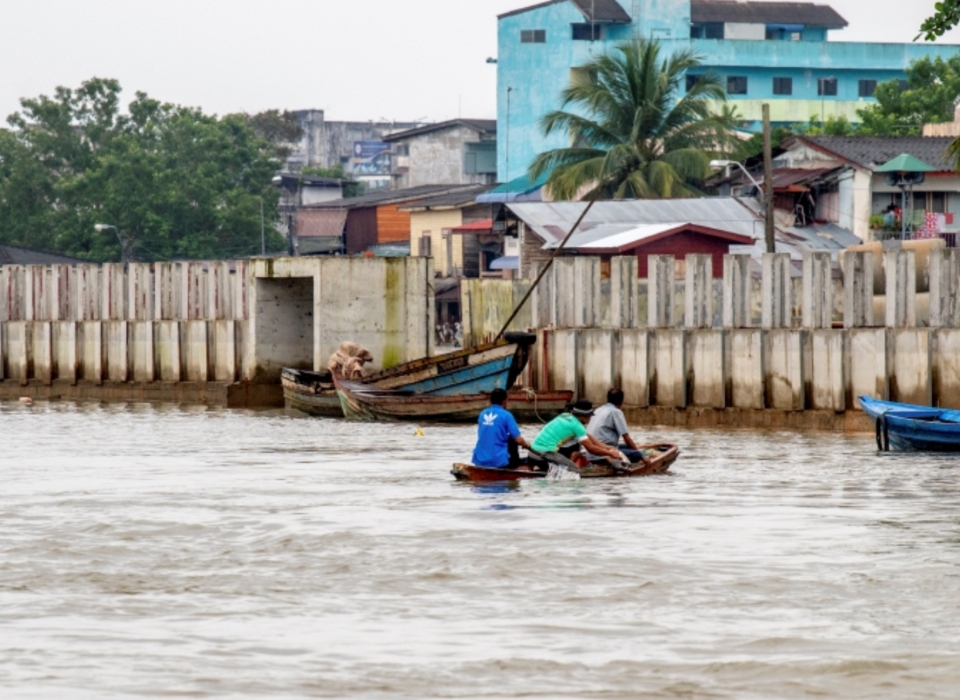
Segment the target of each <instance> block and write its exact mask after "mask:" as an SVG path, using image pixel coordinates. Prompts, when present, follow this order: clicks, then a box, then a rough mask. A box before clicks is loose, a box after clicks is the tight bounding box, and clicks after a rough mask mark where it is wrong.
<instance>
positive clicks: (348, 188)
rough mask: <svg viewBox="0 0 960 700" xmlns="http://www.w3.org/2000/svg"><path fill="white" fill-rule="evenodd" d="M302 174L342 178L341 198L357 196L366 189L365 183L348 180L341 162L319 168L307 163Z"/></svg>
mask: <svg viewBox="0 0 960 700" xmlns="http://www.w3.org/2000/svg"><path fill="white" fill-rule="evenodd" d="M302 172H303V174H304V175H315V176H316V177H330V178H333V179H335V180H343V181H344V183H343V198H344V199H349V198H351V197H359V196H360V195H362V194H364V193H365V192H366V191H367V183H365V182H359V181H357V180H348V179H347V174H346V172H345V171H344V169H343V164H342V163H337V164H336V165H334V166H333V167H332V168H321V167H320V166H319V165H309V166H307V167H305V168H304V169H303V171H302Z"/></svg>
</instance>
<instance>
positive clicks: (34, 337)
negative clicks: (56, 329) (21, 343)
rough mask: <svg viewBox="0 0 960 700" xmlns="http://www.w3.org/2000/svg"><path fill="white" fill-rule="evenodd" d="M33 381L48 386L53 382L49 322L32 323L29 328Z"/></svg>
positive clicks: (29, 363)
mask: <svg viewBox="0 0 960 700" xmlns="http://www.w3.org/2000/svg"><path fill="white" fill-rule="evenodd" d="M28 348H29V352H30V358H29V359H28V360H27V362H28V365H32V367H31V369H32V371H31V372H30V374H31V376H32V378H33V379H36V380H38V381H41V382H43V383H44V384H48V385H49V384H50V383H51V382H52V381H53V333H52V329H51V327H50V321H34V322H33V323H32V324H31V328H30V343H29V344H28Z"/></svg>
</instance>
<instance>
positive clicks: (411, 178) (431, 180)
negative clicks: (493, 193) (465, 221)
mask: <svg viewBox="0 0 960 700" xmlns="http://www.w3.org/2000/svg"><path fill="white" fill-rule="evenodd" d="M481 140H482V139H481V138H480V133H479V132H478V131H476V130H475V129H471V128H469V127H466V126H455V127H452V128H449V129H443V130H442V131H433V132H430V133H428V134H422V135H420V136H414V137H411V138H408V139H403V140H399V141H394V142H393V145H394V147H396V146H406V147H407V148H408V149H409V155H408V156H406V157H405V160H404V161H403V162H405V163H408V164H409V165H408V167H407V168H406V170H405V171H404V172H395V173H394V174H393V187H394V188H395V189H403V188H406V187H418V186H420V185H472V184H477V185H483V184H487V183H488V182H490V183H491V184H492V181H493V178H492V177H490V176H488V175H486V174H467V173H466V172H465V171H464V154H465V147H464V144H466V143H477V142H478V141H481ZM395 168H396V165H395Z"/></svg>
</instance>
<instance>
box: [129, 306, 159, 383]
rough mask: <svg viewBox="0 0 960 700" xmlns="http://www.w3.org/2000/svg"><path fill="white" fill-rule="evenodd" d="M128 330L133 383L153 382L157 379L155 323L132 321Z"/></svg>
mask: <svg viewBox="0 0 960 700" xmlns="http://www.w3.org/2000/svg"><path fill="white" fill-rule="evenodd" d="M127 328H128V332H129V333H130V338H129V341H128V342H129V343H130V358H131V365H132V367H133V381H135V382H152V381H154V379H156V369H155V367H156V363H155V358H154V352H155V346H154V332H153V321H131V322H130V323H129V324H128V325H127Z"/></svg>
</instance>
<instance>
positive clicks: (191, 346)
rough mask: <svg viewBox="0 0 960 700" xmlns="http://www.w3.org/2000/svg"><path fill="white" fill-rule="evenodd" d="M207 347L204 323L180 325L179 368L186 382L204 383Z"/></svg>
mask: <svg viewBox="0 0 960 700" xmlns="http://www.w3.org/2000/svg"><path fill="white" fill-rule="evenodd" d="M208 365H209V347H208V344H207V322H206V321H182V322H181V323H180V366H181V368H182V370H183V377H184V380H185V381H188V382H205V381H207V380H208V378H209V372H208Z"/></svg>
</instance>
